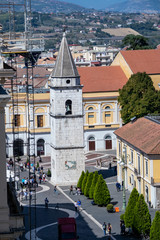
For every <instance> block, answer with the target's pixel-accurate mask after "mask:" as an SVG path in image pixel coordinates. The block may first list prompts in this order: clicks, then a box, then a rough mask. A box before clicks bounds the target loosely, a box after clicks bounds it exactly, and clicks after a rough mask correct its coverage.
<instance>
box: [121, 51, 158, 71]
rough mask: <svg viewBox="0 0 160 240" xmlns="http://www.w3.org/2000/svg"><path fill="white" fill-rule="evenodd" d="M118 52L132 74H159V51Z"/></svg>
mask: <svg viewBox="0 0 160 240" xmlns="http://www.w3.org/2000/svg"><path fill="white" fill-rule="evenodd" d="M120 52H121V54H122V56H123V57H124V59H125V61H126V62H127V64H128V65H129V67H130V69H131V70H132V72H133V73H137V72H146V73H147V74H160V49H149V50H128V51H120Z"/></svg>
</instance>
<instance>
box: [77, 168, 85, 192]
mask: <svg viewBox="0 0 160 240" xmlns="http://www.w3.org/2000/svg"><path fill="white" fill-rule="evenodd" d="M84 176H85V172H84V171H82V173H81V176H80V178H79V180H78V183H77V187H78V188H81V187H82V181H83V178H84Z"/></svg>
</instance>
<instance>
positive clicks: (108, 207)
mask: <svg viewBox="0 0 160 240" xmlns="http://www.w3.org/2000/svg"><path fill="white" fill-rule="evenodd" d="M113 209H114V208H113V204H111V203H109V204H108V205H107V211H108V212H113Z"/></svg>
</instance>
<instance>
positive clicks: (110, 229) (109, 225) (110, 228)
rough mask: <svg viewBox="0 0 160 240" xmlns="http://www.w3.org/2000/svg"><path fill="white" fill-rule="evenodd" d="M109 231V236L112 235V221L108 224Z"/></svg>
mask: <svg viewBox="0 0 160 240" xmlns="http://www.w3.org/2000/svg"><path fill="white" fill-rule="evenodd" d="M107 231H108V234H109V236H110V235H111V231H112V226H111V224H110V223H108V224H107Z"/></svg>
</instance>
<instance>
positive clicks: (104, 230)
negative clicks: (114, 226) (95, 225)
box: [102, 222, 107, 236]
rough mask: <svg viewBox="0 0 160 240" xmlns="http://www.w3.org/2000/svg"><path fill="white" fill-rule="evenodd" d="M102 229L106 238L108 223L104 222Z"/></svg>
mask: <svg viewBox="0 0 160 240" xmlns="http://www.w3.org/2000/svg"><path fill="white" fill-rule="evenodd" d="M102 228H103V233H104V236H106V228H107V226H106V223H105V222H104V223H103V225H102Z"/></svg>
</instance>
